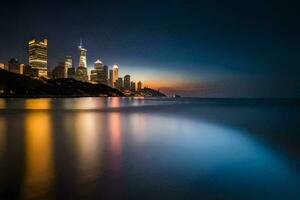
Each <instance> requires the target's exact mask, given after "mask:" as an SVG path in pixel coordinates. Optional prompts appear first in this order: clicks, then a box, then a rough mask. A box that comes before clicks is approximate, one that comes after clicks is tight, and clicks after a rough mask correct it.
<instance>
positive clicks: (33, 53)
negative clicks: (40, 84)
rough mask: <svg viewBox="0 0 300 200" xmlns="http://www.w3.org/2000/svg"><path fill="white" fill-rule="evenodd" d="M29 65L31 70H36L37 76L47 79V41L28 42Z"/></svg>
mask: <svg viewBox="0 0 300 200" xmlns="http://www.w3.org/2000/svg"><path fill="white" fill-rule="evenodd" d="M28 47H29V48H28V49H29V50H28V51H29V53H28V55H29V65H30V66H31V67H32V69H37V70H38V76H39V77H41V76H44V77H47V73H48V55H47V54H48V41H47V39H43V40H40V41H39V40H35V39H33V40H30V41H29V42H28Z"/></svg>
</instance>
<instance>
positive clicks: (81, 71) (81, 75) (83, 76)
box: [75, 42, 89, 82]
mask: <svg viewBox="0 0 300 200" xmlns="http://www.w3.org/2000/svg"><path fill="white" fill-rule="evenodd" d="M78 51H79V66H78V68H77V69H76V76H75V77H76V79H77V80H79V81H83V82H87V81H88V80H89V77H88V71H87V64H86V55H87V54H86V52H87V50H86V49H85V48H83V47H82V44H81V42H80V45H79V47H78Z"/></svg>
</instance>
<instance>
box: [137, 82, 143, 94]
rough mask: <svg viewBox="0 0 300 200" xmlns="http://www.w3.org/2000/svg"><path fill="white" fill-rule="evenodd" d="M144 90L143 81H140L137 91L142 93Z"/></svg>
mask: <svg viewBox="0 0 300 200" xmlns="http://www.w3.org/2000/svg"><path fill="white" fill-rule="evenodd" d="M141 90H142V81H139V82H138V84H137V91H138V92H140V91H141Z"/></svg>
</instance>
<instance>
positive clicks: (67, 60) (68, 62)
mask: <svg viewBox="0 0 300 200" xmlns="http://www.w3.org/2000/svg"><path fill="white" fill-rule="evenodd" d="M72 66H73V62H72V57H71V56H66V58H65V67H66V68H72Z"/></svg>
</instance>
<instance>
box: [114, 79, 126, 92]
mask: <svg viewBox="0 0 300 200" xmlns="http://www.w3.org/2000/svg"><path fill="white" fill-rule="evenodd" d="M114 85H115V88H117V89H118V90H123V88H124V86H123V79H122V78H121V77H120V78H118V79H117V80H116V81H115V83H114Z"/></svg>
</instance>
